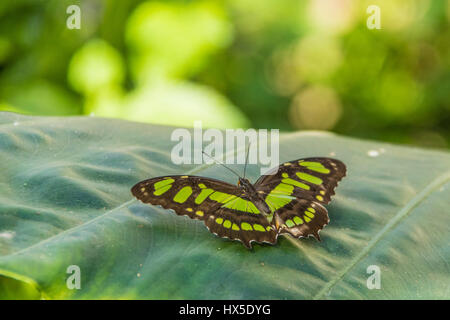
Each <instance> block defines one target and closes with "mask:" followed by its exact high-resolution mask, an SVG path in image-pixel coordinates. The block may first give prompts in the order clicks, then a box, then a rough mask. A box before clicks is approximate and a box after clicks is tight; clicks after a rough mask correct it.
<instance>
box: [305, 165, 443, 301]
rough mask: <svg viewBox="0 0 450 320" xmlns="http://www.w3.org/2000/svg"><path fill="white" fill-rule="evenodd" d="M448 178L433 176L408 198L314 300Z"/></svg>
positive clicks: (336, 281)
mask: <svg viewBox="0 0 450 320" xmlns="http://www.w3.org/2000/svg"><path fill="white" fill-rule="evenodd" d="M449 180H450V171H447V172H446V173H445V174H444V175H441V176H439V177H438V178H435V179H434V180H433V181H431V182H430V183H429V184H428V185H427V186H426V187H425V188H424V189H423V190H422V191H421V192H419V193H418V194H416V195H415V196H414V197H413V198H412V199H411V200H409V201H408V202H407V203H406V204H405V205H404V206H403V207H402V208H401V209H400V210H399V211H398V212H397V213H396V214H395V215H394V216H393V217H392V218H391V219H390V220H389V221H388V223H387V224H385V225H384V227H383V228H382V229H381V230H380V231H379V232H378V233H377V234H375V236H374V237H373V238H372V239H371V240H370V241H369V243H368V244H367V246H365V247H364V248H363V249H362V250H361V252H360V253H359V254H358V255H356V256H355V257H354V258H353V259H351V260H350V262H349V264H348V265H347V266H346V267H345V268H343V269H342V271H341V272H339V273H338V274H337V275H336V276H335V277H334V278H333V279H332V280H331V281H329V282H327V283H326V284H325V285H324V286H323V288H322V289H320V290H319V292H318V293H317V294H316V295H315V296H314V297H313V299H314V300H318V299H322V298H323V297H324V295H325V294H326V293H327V292H329V291H330V290H331V289H332V288H333V287H335V286H336V285H337V284H338V282H339V281H340V280H341V279H343V278H344V277H345V276H346V275H347V273H349V272H350V270H352V269H353V267H355V266H356V265H357V264H358V263H359V262H360V261H361V260H362V259H363V258H364V257H365V256H366V255H367V254H368V253H369V252H370V250H371V249H372V248H373V247H375V245H376V244H377V243H378V242H379V241H380V240H381V239H382V238H383V237H384V236H385V235H387V234H388V233H389V232H390V231H391V230H392V229H393V228H394V227H396V226H397V225H398V224H399V223H400V222H401V221H402V220H403V219H404V218H406V217H407V216H409V214H410V213H411V212H412V211H413V209H414V208H416V207H417V206H418V205H419V204H421V203H422V202H423V201H424V200H425V199H426V198H427V197H428V196H429V195H430V194H432V193H433V192H434V191H435V190H436V189H438V188H440V187H441V186H443V185H445V184H446V183H447V182H448V181H449Z"/></svg>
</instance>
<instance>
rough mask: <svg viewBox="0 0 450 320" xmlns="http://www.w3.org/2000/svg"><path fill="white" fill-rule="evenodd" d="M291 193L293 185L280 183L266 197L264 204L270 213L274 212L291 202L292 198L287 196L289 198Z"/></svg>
mask: <svg viewBox="0 0 450 320" xmlns="http://www.w3.org/2000/svg"><path fill="white" fill-rule="evenodd" d="M293 191H294V186H293V185H290V184H286V183H280V184H279V185H277V186H276V187H275V188H274V189H273V190H272V191H270V193H269V194H268V195H267V197H266V203H267V205H268V206H269V207H270V209H271V210H272V211H275V210H277V209H279V208H281V207H284V206H285V205H287V204H288V203H290V202H291V201H292V198H290V197H288V196H290V195H291V194H292V192H293Z"/></svg>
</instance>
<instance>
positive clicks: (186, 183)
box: [131, 176, 278, 247]
mask: <svg viewBox="0 0 450 320" xmlns="http://www.w3.org/2000/svg"><path fill="white" fill-rule="evenodd" d="M131 192H132V194H133V195H134V196H135V197H136V198H138V199H139V200H141V201H142V202H144V203H149V204H152V205H160V206H162V207H163V208H165V209H172V210H174V211H175V212H176V213H177V214H178V215H187V216H189V217H190V218H192V219H197V220H202V221H204V223H205V225H206V226H207V228H208V229H209V230H210V231H211V232H212V233H214V234H216V235H218V236H220V237H226V238H230V239H236V240H240V241H242V243H243V244H244V245H245V246H247V247H251V242H252V241H257V242H270V243H275V242H276V238H277V236H278V233H277V231H276V230H274V228H273V227H272V226H270V224H269V222H268V221H267V219H266V218H265V217H264V216H263V214H262V213H260V212H259V210H258V209H257V208H256V207H255V205H254V204H253V203H252V202H251V201H249V199H247V198H245V197H244V196H243V195H242V194H241V189H240V188H238V187H237V186H234V185H231V184H229V183H226V182H223V181H220V180H215V179H210V178H204V177H198V176H165V177H157V178H152V179H148V180H144V181H141V182H139V183H137V184H136V185H135V186H133V187H132V189H131Z"/></svg>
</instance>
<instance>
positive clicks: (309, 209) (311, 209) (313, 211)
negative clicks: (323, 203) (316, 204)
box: [306, 207, 316, 213]
mask: <svg viewBox="0 0 450 320" xmlns="http://www.w3.org/2000/svg"><path fill="white" fill-rule="evenodd" d="M306 210H308V211H311V212H312V213H316V210H314V209H313V208H311V207H309V208H308V209H306Z"/></svg>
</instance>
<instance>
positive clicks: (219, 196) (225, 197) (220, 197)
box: [209, 191, 236, 203]
mask: <svg viewBox="0 0 450 320" xmlns="http://www.w3.org/2000/svg"><path fill="white" fill-rule="evenodd" d="M209 198H210V199H211V200H214V201H217V202H220V203H227V202H228V201H230V200H231V199H233V198H236V196H234V195H232V194H228V193H223V192H220V191H215V192H214V193H213V194H211V195H210V196H209Z"/></svg>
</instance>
